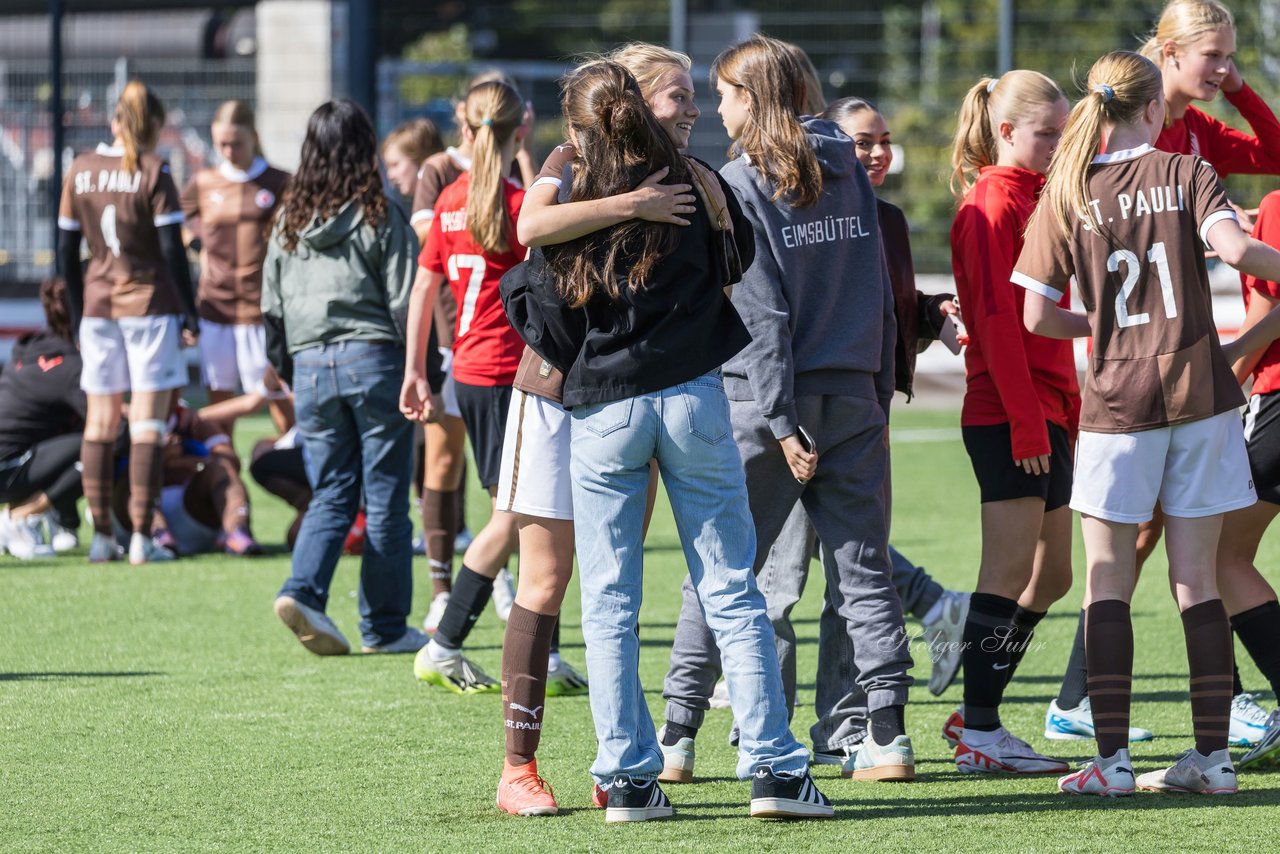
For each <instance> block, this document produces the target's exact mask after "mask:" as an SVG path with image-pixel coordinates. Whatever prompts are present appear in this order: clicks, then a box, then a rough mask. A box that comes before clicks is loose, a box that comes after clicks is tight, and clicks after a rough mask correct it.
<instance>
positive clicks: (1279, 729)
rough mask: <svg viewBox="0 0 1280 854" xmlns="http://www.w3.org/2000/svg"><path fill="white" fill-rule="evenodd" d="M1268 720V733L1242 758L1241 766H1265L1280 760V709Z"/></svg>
mask: <svg viewBox="0 0 1280 854" xmlns="http://www.w3.org/2000/svg"><path fill="white" fill-rule="evenodd" d="M1267 721H1268V725H1267V734H1266V735H1264V736H1263V737H1262V740H1261V741H1259V742H1258V743H1257V744H1256V745H1254V747H1253V749H1252V750H1250V751H1249V752H1248V753H1246V754H1245V755H1244V756H1243V757H1242V758H1241V760H1240V767H1241V768H1250V767H1254V766H1257V767H1259V768H1263V767H1266V766H1268V765H1272V766H1273V765H1275V764H1276V763H1277V762H1280V710H1278V711H1274V712H1272V713H1271V717H1269V718H1268V719H1267Z"/></svg>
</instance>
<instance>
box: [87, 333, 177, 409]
mask: <svg viewBox="0 0 1280 854" xmlns="http://www.w3.org/2000/svg"><path fill="white" fill-rule="evenodd" d="M80 357H81V359H82V360H83V361H84V370H83V372H82V373H81V374H80V388H82V389H84V392H85V394H120V393H122V392H126V391H169V390H170V389H175V388H182V387H183V386H185V385H186V384H187V360H186V359H184V358H183V356H182V328H181V326H180V325H179V324H178V317H177V315H174V314H162V315H157V316H148V317H121V318H118V319H116V320H111V319H110V318H107V317H86V318H83V319H82V320H81V321H80Z"/></svg>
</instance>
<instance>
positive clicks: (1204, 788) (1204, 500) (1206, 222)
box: [1013, 51, 1280, 796]
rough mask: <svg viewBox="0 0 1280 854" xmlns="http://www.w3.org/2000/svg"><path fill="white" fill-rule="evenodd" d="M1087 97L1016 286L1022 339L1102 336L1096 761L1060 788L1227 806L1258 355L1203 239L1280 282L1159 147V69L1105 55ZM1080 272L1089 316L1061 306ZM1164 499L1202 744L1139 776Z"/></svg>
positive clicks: (1095, 550) (1097, 360)
mask: <svg viewBox="0 0 1280 854" xmlns="http://www.w3.org/2000/svg"><path fill="white" fill-rule="evenodd" d="M1087 85H1088V91H1087V92H1086V94H1085V97H1084V98H1083V99H1082V100H1081V101H1080V102H1079V103H1078V104H1077V105H1076V107H1075V108H1074V109H1073V110H1072V113H1071V117H1070V119H1069V120H1068V123H1067V128H1066V131H1065V133H1064V135H1063V138H1062V142H1061V144H1060V146H1059V148H1058V151H1057V153H1056V154H1055V157H1054V162H1053V166H1052V168H1051V169H1050V173H1049V180H1048V183H1047V185H1046V187H1045V191H1044V194H1043V197H1042V201H1041V204H1040V207H1039V209H1038V212H1037V213H1036V215H1034V216H1033V218H1032V221H1031V223H1030V225H1029V227H1028V230H1027V236H1026V242H1025V246H1024V249H1023V252H1022V254H1021V256H1020V257H1019V259H1018V263H1017V265H1016V266H1015V269H1014V273H1013V281H1014V283H1015V284H1018V285H1020V286H1021V287H1023V288H1025V289H1026V291H1027V296H1026V303H1025V306H1024V319H1025V323H1026V326H1027V328H1028V329H1030V330H1032V331H1033V332H1035V333H1037V334H1040V335H1047V336H1049V337H1053V338H1074V337H1084V336H1089V335H1091V336H1092V338H1093V351H1092V353H1091V355H1090V365H1089V370H1088V371H1087V372H1086V380H1085V387H1084V393H1083V399H1082V407H1081V414H1080V437H1079V441H1078V444H1077V448H1076V474H1077V477H1076V478H1075V481H1074V484H1073V487H1072V495H1071V507H1072V508H1073V509H1075V510H1078V511H1079V512H1080V513H1081V519H1082V521H1081V526H1082V528H1083V532H1084V543H1085V555H1086V562H1087V565H1088V572H1087V581H1086V588H1085V614H1086V618H1085V647H1086V654H1087V660H1088V679H1089V695H1090V699H1091V700H1092V706H1093V722H1094V730H1095V734H1096V738H1097V742H1098V754H1097V756H1096V757H1095V758H1094V760H1093V761H1092V762H1090V763H1088V764H1087V765H1086V766H1085V767H1084V768H1082V769H1081V770H1079V771H1077V772H1075V773H1072V774H1068V775H1066V776H1064V777H1062V778H1061V779H1060V780H1059V781H1058V786H1059V788H1060V789H1061V790H1062V791H1064V792H1068V793H1072V794H1095V795H1105V796H1117V795H1128V794H1132V793H1133V791H1134V788H1135V783H1136V785H1137V786H1141V787H1142V788H1144V789H1150V790H1152V791H1166V792H1167V791H1176V792H1195V793H1202V794H1231V793H1234V792H1235V791H1236V775H1235V770H1234V767H1233V766H1232V763H1231V757H1230V755H1229V754H1228V752H1227V732H1228V720H1229V716H1230V704H1231V687H1232V686H1231V682H1232V678H1231V668H1232V654H1231V631H1230V624H1229V623H1228V620H1227V612H1226V609H1225V608H1224V605H1223V601H1222V598H1221V596H1220V594H1219V592H1218V585H1217V579H1216V571H1215V559H1216V557H1215V555H1216V550H1217V546H1218V539H1219V535H1220V532H1221V529H1222V519H1223V514H1224V513H1226V512H1228V511H1230V510H1235V509H1239V508H1243V507H1248V506H1250V505H1252V504H1253V503H1254V502H1255V501H1256V500H1257V499H1256V495H1255V493H1254V488H1253V482H1252V480H1251V478H1250V471H1249V461H1248V456H1247V453H1246V451H1245V444H1244V436H1243V431H1242V429H1241V426H1240V419H1239V415H1238V413H1237V411H1236V410H1237V409H1238V408H1239V406H1240V405H1241V403H1243V398H1242V397H1241V395H1240V389H1239V386H1238V385H1237V383H1236V379H1235V376H1234V375H1233V373H1232V370H1231V367H1230V360H1232V359H1234V358H1236V356H1237V355H1238V354H1239V353H1240V352H1244V351H1245V350H1244V348H1246V347H1256V346H1257V344H1258V332H1256V331H1255V332H1254V333H1253V337H1252V340H1249V338H1250V336H1245V340H1242V341H1237V342H1234V343H1233V344H1232V345H1229V347H1230V350H1229V351H1228V350H1227V349H1226V348H1223V347H1222V346H1221V345H1220V343H1219V341H1218V337H1217V332H1216V328H1215V324H1214V322H1213V313H1212V303H1211V300H1210V294H1209V282H1208V276H1207V273H1206V270H1205V259H1204V253H1205V244H1208V245H1209V246H1211V247H1212V248H1213V249H1214V250H1215V251H1216V252H1218V254H1219V256H1220V257H1221V258H1222V259H1223V260H1224V261H1226V262H1227V263H1229V264H1231V265H1233V266H1236V267H1238V268H1240V269H1241V270H1244V271H1246V272H1249V273H1252V274H1254V275H1257V276H1260V277H1264V278H1267V279H1273V278H1274V277H1275V276H1277V275H1280V252H1276V251H1275V250H1273V249H1271V248H1269V247H1267V246H1265V245H1264V244H1262V243H1259V242H1258V241H1256V240H1252V239H1251V238H1249V237H1247V236H1246V235H1245V234H1244V232H1243V231H1242V230H1241V229H1240V226H1239V224H1238V222H1237V219H1236V214H1235V212H1234V210H1232V208H1231V206H1230V203H1229V202H1228V201H1227V197H1226V193H1225V192H1224V191H1223V189H1222V185H1221V184H1220V183H1219V181H1218V177H1217V174H1216V173H1215V172H1214V170H1213V168H1212V167H1211V166H1209V164H1208V163H1206V162H1205V161H1204V160H1201V159H1200V158H1198V157H1193V156H1185V155H1178V154H1171V153H1167V152H1161V151H1157V150H1156V149H1155V148H1154V147H1153V143H1154V142H1155V141H1156V138H1157V137H1158V135H1159V133H1160V131H1161V130H1162V128H1163V127H1164V119H1165V101H1164V97H1163V93H1162V90H1161V75H1160V72H1159V70H1158V69H1157V68H1156V66H1155V65H1154V64H1153V63H1152V62H1151V61H1150V60H1148V59H1145V58H1144V57H1142V56H1140V55H1138V54H1136V53H1132V52H1129V51H1116V52H1114V53H1111V54H1108V55H1106V56H1104V57H1103V58H1102V59H1100V60H1098V62H1097V63H1095V64H1094V66H1093V68H1092V69H1090V72H1089V76H1088V84H1087ZM1104 150H1105V151H1106V153H1105V154H1103V153H1102V152H1103V151H1104ZM1072 276H1075V278H1076V281H1077V283H1078V288H1079V292H1080V297H1081V300H1082V302H1083V303H1084V307H1085V309H1086V311H1087V315H1082V314H1079V313H1076V312H1072V311H1070V310H1068V309H1066V308H1062V307H1060V306H1059V305H1058V304H1057V303H1058V301H1059V299H1060V298H1061V295H1062V293H1063V292H1064V291H1065V288H1066V287H1067V282H1068V281H1069V280H1070V279H1071V277H1072ZM1273 325H1274V324H1273V323H1264V324H1260V325H1259V327H1257V330H1259V331H1261V330H1268V331H1270V327H1271V326H1273ZM1271 334H1274V333H1273V332H1271ZM1157 500H1158V501H1159V502H1160V503H1161V504H1162V506H1163V508H1164V514H1165V517H1166V519H1167V522H1166V524H1167V527H1168V539H1167V541H1166V551H1167V553H1168V557H1169V575H1170V584H1171V587H1172V589H1173V593H1174V596H1175V598H1176V600H1177V602H1178V607H1179V610H1180V611H1181V615H1182V624H1183V630H1184V633H1185V635H1186V644H1187V657H1188V663H1189V667H1190V686H1191V715H1192V726H1193V729H1194V732H1195V744H1194V747H1193V748H1192V749H1190V750H1188V751H1187V752H1185V753H1184V754H1182V755H1181V756H1180V757H1179V759H1178V761H1177V762H1176V763H1175V764H1174V765H1173V766H1171V767H1169V768H1166V769H1162V770H1159V771H1153V772H1150V773H1147V774H1143V775H1142V776H1141V777H1138V778H1137V779H1136V781H1135V778H1134V773H1133V766H1132V763H1131V761H1130V758H1129V751H1128V748H1127V741H1128V730H1129V706H1130V699H1131V684H1132V675H1133V626H1132V622H1131V620H1130V613H1129V601H1130V598H1131V596H1132V594H1133V586H1134V582H1135V580H1136V574H1137V573H1136V555H1137V536H1138V525H1139V523H1141V522H1144V521H1146V520H1148V519H1150V518H1151V514H1152V510H1153V508H1154V507H1155V504H1156V501H1157Z"/></svg>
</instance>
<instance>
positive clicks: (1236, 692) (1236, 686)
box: [1231, 650, 1244, 697]
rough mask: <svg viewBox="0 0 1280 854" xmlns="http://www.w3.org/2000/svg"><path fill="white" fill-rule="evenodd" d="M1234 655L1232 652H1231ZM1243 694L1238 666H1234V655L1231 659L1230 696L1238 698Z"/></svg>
mask: <svg viewBox="0 0 1280 854" xmlns="http://www.w3.org/2000/svg"><path fill="white" fill-rule="evenodd" d="M1232 652H1233V653H1234V650H1232ZM1243 693H1244V682H1242V681H1241V680H1240V665H1239V664H1236V661H1235V658H1234V655H1233V657H1232V659H1231V696H1232V697H1239V696H1240V695H1241V694H1243Z"/></svg>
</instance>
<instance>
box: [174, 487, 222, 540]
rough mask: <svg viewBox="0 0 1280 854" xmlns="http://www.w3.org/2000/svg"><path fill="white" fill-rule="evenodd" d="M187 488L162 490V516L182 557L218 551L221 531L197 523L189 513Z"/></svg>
mask: <svg viewBox="0 0 1280 854" xmlns="http://www.w3.org/2000/svg"><path fill="white" fill-rule="evenodd" d="M186 492H187V488H186V487H185V486H181V485H179V486H166V487H165V488H164V489H162V490H160V514H161V515H162V516H164V521H165V524H166V525H167V526H168V528H169V533H170V534H172V535H173V542H174V544H175V545H176V546H177V548H178V554H180V555H198V554H205V553H206V552H213V551H217V550H218V537H219V536H220V535H221V534H222V532H221V531H219V530H217V529H215V528H210V527H208V526H207V525H204V524H201V523H200V522H197V521H196V520H195V519H193V518H192V517H191V514H190V513H188V512H187V504H186V498H185V496H186Z"/></svg>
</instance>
